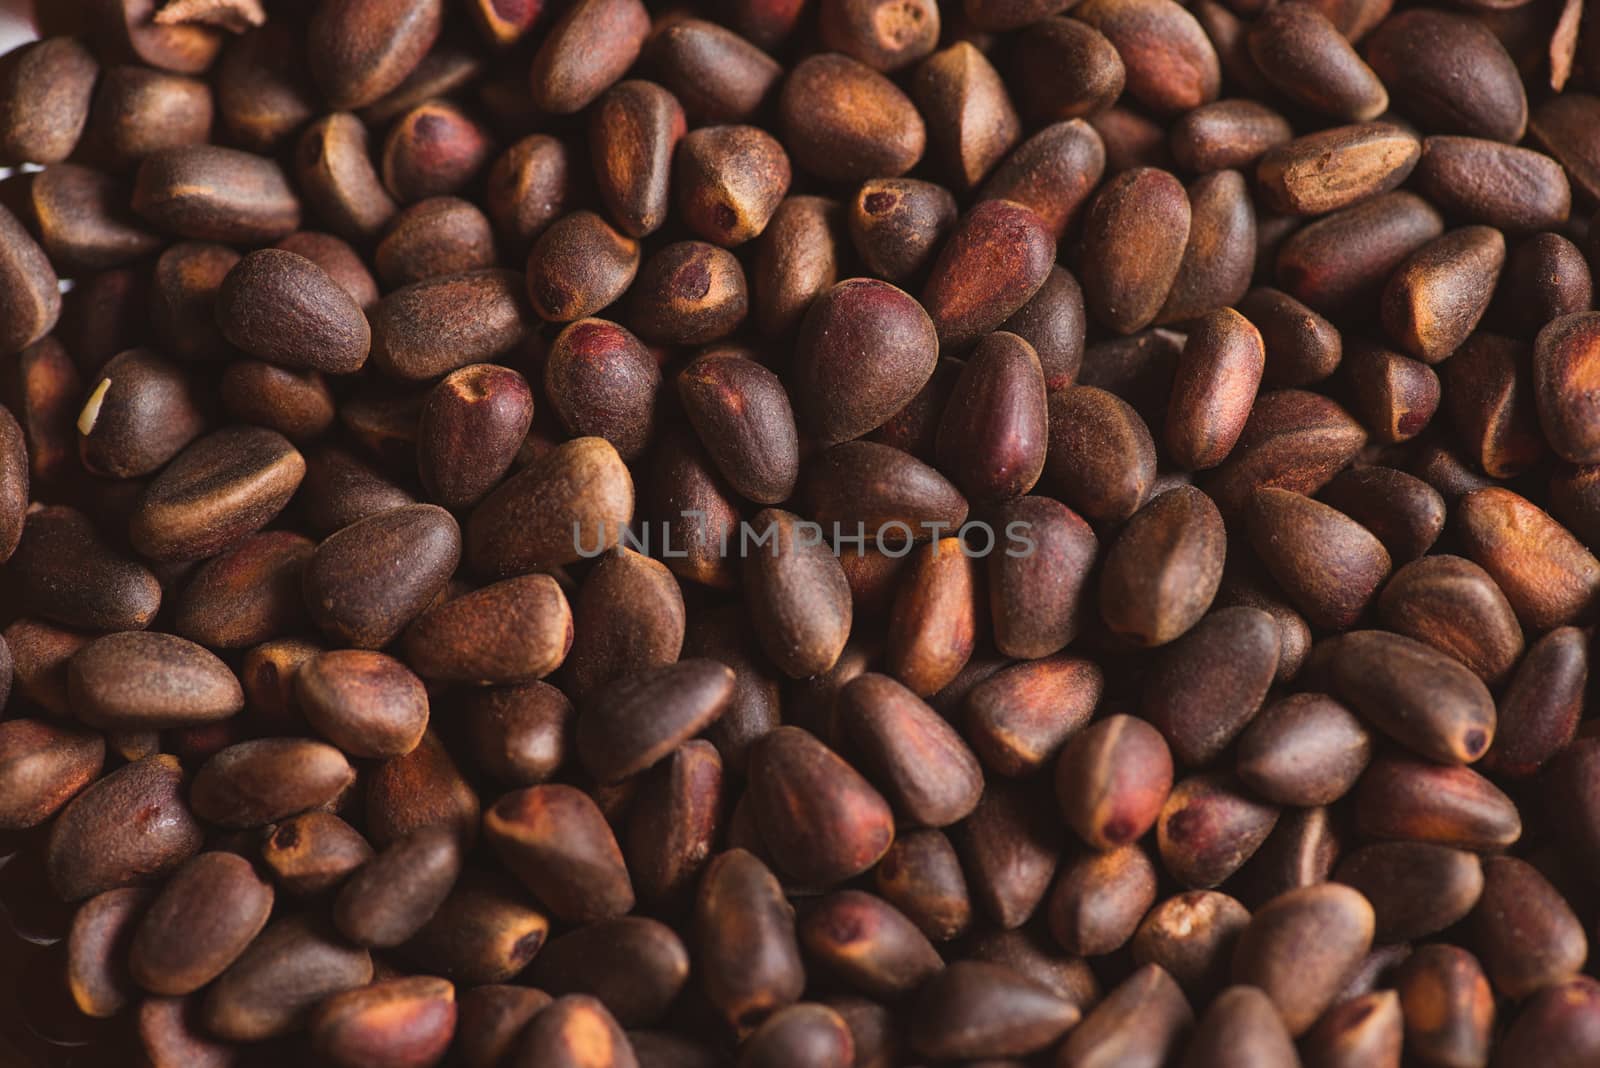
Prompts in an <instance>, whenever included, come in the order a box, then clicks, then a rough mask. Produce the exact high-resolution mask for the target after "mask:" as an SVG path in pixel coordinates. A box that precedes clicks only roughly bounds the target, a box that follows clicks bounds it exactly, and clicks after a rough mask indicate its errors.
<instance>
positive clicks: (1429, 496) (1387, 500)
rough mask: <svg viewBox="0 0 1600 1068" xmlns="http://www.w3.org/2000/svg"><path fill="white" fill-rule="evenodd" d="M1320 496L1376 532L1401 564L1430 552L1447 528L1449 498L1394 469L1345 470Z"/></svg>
mask: <svg viewBox="0 0 1600 1068" xmlns="http://www.w3.org/2000/svg"><path fill="white" fill-rule="evenodd" d="M1321 497H1322V500H1323V502H1324V503H1327V504H1331V505H1333V506H1334V507H1335V508H1337V509H1339V510H1340V511H1341V512H1343V513H1344V514H1345V515H1348V516H1350V517H1351V518H1352V519H1354V520H1355V521H1356V522H1358V523H1360V524H1361V525H1362V526H1364V527H1366V528H1367V529H1368V530H1370V531H1372V533H1373V534H1374V535H1376V536H1377V538H1378V540H1379V541H1381V542H1383V545H1384V548H1386V549H1388V550H1389V556H1390V558H1391V559H1393V560H1395V561H1398V562H1406V561H1410V560H1413V559H1415V558H1417V557H1419V556H1421V555H1422V554H1423V553H1425V552H1427V551H1428V549H1429V548H1430V547H1432V545H1433V543H1434V541H1435V540H1436V539H1437V538H1438V537H1439V534H1440V532H1441V531H1442V530H1443V529H1444V520H1445V506H1444V498H1443V497H1441V496H1440V495H1439V493H1438V491H1437V490H1435V489H1434V488H1433V487H1432V486H1430V485H1428V484H1427V483H1426V482H1423V481H1422V480H1421V479H1419V478H1416V477H1414V476H1412V475H1408V474H1406V473H1405V472H1403V471H1396V470H1394V469H1393V468H1390V467H1361V468H1351V469H1350V470H1347V471H1343V472H1340V474H1339V475H1338V476H1337V477H1336V478H1334V480H1333V481H1332V482H1330V483H1328V485H1327V486H1326V487H1325V488H1324V489H1323V491H1322V494H1321Z"/></svg>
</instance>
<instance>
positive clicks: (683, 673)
mask: <svg viewBox="0 0 1600 1068" xmlns="http://www.w3.org/2000/svg"><path fill="white" fill-rule="evenodd" d="M733 687H734V675H733V672H732V671H731V670H730V669H729V668H727V667H726V666H724V665H722V664H719V663H717V662H715V661H713V660H703V659H690V660H681V661H679V662H677V663H676V664H669V665H666V666H664V667H654V668H649V669H646V670H643V671H636V672H634V673H631V674H628V675H624V676H622V677H620V678H617V679H615V680H613V681H611V682H609V683H608V684H607V685H604V686H602V687H600V688H599V689H597V690H596V691H595V692H594V694H593V696H592V698H591V699H590V701H589V705H588V708H587V709H586V711H584V712H583V714H582V715H581V716H579V717H578V729H577V747H578V755H579V756H580V757H581V758H582V760H583V763H584V766H585V767H586V768H587V769H588V771H589V773H590V774H591V775H593V776H594V777H595V778H596V779H597V780H598V781H599V782H601V783H614V782H620V781H621V780H623V779H626V778H628V777H630V776H632V775H636V774H638V773H639V772H641V771H644V770H646V769H647V768H650V767H651V766H653V765H655V764H656V763H657V762H659V761H660V760H661V759H663V758H664V757H666V756H667V755H669V754H670V753H671V752H672V751H673V750H675V749H677V748H678V746H680V745H681V744H683V743H684V742H686V741H688V740H689V739H690V738H692V737H694V736H695V735H696V734H699V733H700V732H701V731H702V730H704V729H705V728H706V727H707V726H708V725H709V724H710V723H711V722H712V721H713V720H715V719H716V718H717V717H718V716H719V715H721V714H722V711H723V709H724V708H725V707H726V705H727V703H728V701H729V699H730V698H731V697H732V695H733Z"/></svg>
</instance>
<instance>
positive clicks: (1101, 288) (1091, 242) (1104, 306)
mask: <svg viewBox="0 0 1600 1068" xmlns="http://www.w3.org/2000/svg"><path fill="white" fill-rule="evenodd" d="M1161 2H1166V0H1161ZM1190 220H1191V212H1190V204H1189V196H1188V194H1187V193H1186V192H1185V191H1184V189H1183V186H1182V185H1180V184H1179V183H1178V180H1177V179H1176V178H1174V177H1173V176H1172V175H1171V174H1169V173H1167V172H1166V171H1162V170H1158V169H1156V168H1153V167H1138V168H1134V169H1132V170H1128V171H1124V172H1122V173H1121V174H1119V175H1116V176H1115V177H1113V178H1112V179H1111V180H1110V181H1109V182H1107V183H1106V184H1105V185H1104V186H1102V187H1101V189H1100V191H1099V193H1098V194H1096V196H1095V199H1094V201H1093V203H1092V204H1090V206H1089V215H1088V218H1087V219H1086V221H1085V223H1084V253H1083V292H1084V298H1085V302H1086V304H1087V305H1088V308H1089V310H1090V312H1092V313H1093V314H1094V315H1095V317H1096V318H1098V319H1100V320H1101V321H1102V322H1103V323H1105V324H1106V325H1107V326H1109V327H1110V328H1111V329H1113V330H1115V331H1117V332H1118V333H1120V334H1132V333H1134V332H1135V331H1137V330H1140V329H1142V328H1143V327H1145V326H1148V325H1149V324H1150V323H1151V322H1152V321H1154V320H1155V318H1156V316H1157V314H1158V313H1159V312H1160V311H1161V308H1162V305H1163V304H1164V303H1165V301H1166V298H1167V292H1168V290H1170V289H1171V288H1172V284H1173V281H1174V279H1176V278H1177V277H1178V270H1179V267H1180V265H1181V264H1182V262H1183V256H1184V252H1183V249H1184V246H1185V244H1186V242H1187V241H1188V238H1189V227H1190Z"/></svg>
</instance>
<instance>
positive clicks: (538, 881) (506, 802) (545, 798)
mask: <svg viewBox="0 0 1600 1068" xmlns="http://www.w3.org/2000/svg"><path fill="white" fill-rule="evenodd" d="M483 833H484V837H485V838H486V839H487V840H488V841H489V843H490V844H491V845H492V846H493V847H494V850H495V853H496V854H497V855H498V856H499V857H500V859H501V861H502V863H504V864H505V866H506V867H507V868H509V869H510V870H511V872H512V874H514V875H515V876H517V878H518V879H520V880H521V881H522V882H523V884H524V885H525V886H527V887H528V889H529V890H531V891H533V894H534V896H535V897H537V898H538V899H539V900H540V901H541V902H542V903H543V904H544V905H545V906H546V907H547V908H549V909H550V911H551V912H552V913H554V914H555V915H556V916H558V917H560V918H562V919H564V920H569V921H571V922H574V923H590V922H593V921H595V920H603V919H609V918H611V917H613V916H620V915H622V914H623V913H625V912H628V911H630V910H631V909H632V908H633V904H634V897H633V885H632V883H631V882H630V881H629V878H628V869H627V867H626V866H625V865H624V863H623V860H622V850H621V849H619V848H618V847H617V840H616V838H615V837H614V836H613V835H612V833H611V828H610V827H608V826H607V825H606V821H605V817H604V816H603V815H602V814H601V812H600V809H599V808H598V807H597V806H596V805H595V803H594V802H593V801H592V800H590V798H589V796H588V795H587V794H584V793H581V792H579V791H578V790H575V789H573V788H572V787H570V786H558V785H553V784H551V785H544V786H532V787H529V788H528V789H526V790H518V791H516V792H514V793H509V794H506V795H505V796H503V797H501V798H500V800H499V801H497V802H495V803H494V805H493V806H491V807H490V808H489V809H488V810H487V811H485V812H484V815H483Z"/></svg>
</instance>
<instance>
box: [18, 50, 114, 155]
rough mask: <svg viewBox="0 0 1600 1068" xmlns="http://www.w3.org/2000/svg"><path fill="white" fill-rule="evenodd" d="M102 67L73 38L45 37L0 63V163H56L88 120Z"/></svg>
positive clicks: (72, 146)
mask: <svg viewBox="0 0 1600 1068" xmlns="http://www.w3.org/2000/svg"><path fill="white" fill-rule="evenodd" d="M99 72H100V65H99V64H98V63H96V62H95V60H94V56H93V55H91V54H90V53H89V51H88V50H87V49H86V48H84V47H83V45H81V44H79V43H78V42H77V41H76V40H75V39H73V38H71V37H49V38H46V39H45V40H43V41H38V42H35V43H33V44H29V45H24V46H22V47H21V48H18V49H16V50H15V51H13V52H9V53H7V54H6V56H5V57H4V61H3V62H0V96H3V97H4V99H5V105H4V107H3V109H0V163H3V164H5V165H6V166H15V165H17V164H19V163H39V164H49V163H60V162H61V161H63V160H65V159H66V158H67V157H68V156H70V155H72V150H73V149H74V148H75V147H76V146H77V144H78V138H79V136H80V135H81V134H82V133H83V128H84V123H85V121H86V120H87V119H88V117H89V100H90V93H91V91H92V90H93V88H94V84H95V78H96V75H98V74H99Z"/></svg>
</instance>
